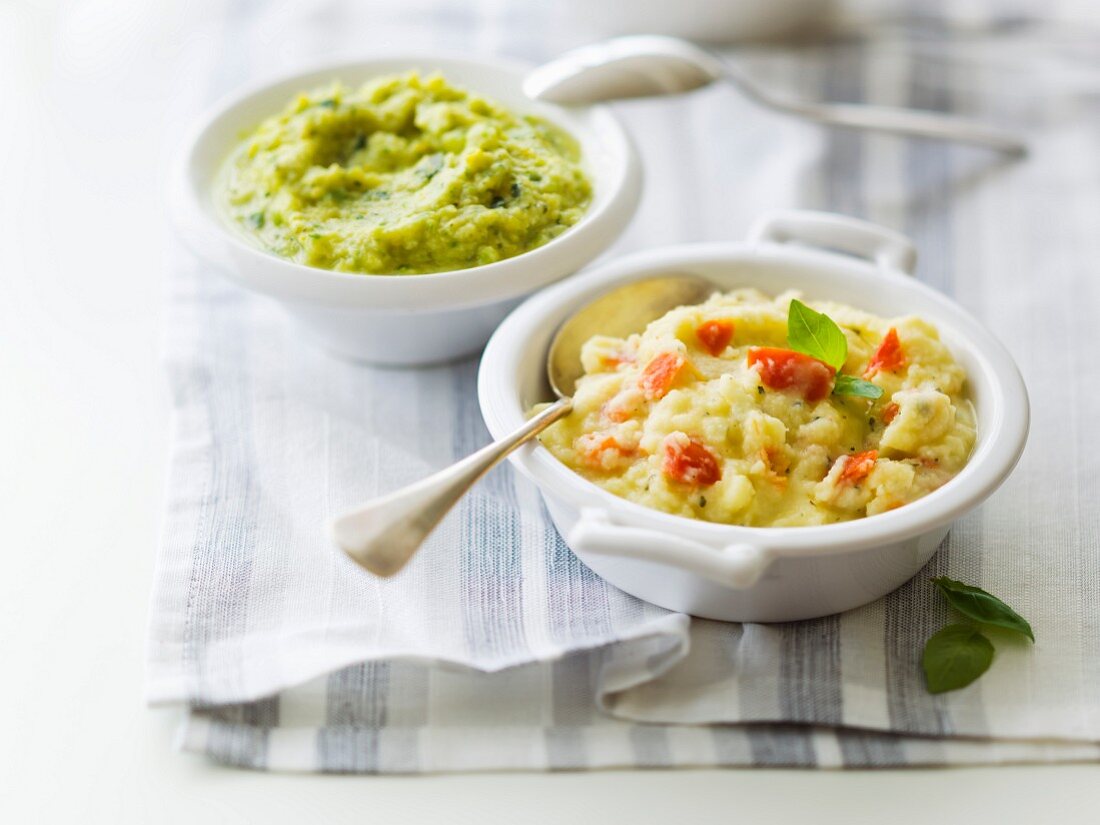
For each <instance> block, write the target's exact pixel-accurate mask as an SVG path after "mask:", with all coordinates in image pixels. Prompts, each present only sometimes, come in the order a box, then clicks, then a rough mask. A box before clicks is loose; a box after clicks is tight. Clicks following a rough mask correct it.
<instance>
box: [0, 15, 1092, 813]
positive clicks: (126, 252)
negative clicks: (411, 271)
mask: <svg viewBox="0 0 1100 825" xmlns="http://www.w3.org/2000/svg"><path fill="white" fill-rule="evenodd" d="M97 5H98V4H95V3H89V4H76V5H75V6H74V8H73V9H72V10H71V13H68V14H66V15H64V16H63V15H60V14H58V13H56V12H55V11H54V10H52V9H50V8H44V9H43V8H39V9H33V8H30V7H28V6H26V5H24V4H18V3H17V4H10V3H8V4H0V101H3V102H4V108H5V111H6V112H7V113H8V115H7V116H6V117H5V125H4V128H3V129H0V249H3V250H4V251H5V253H6V254H5V256H4V267H3V274H2V276H0V381H2V384H0V387H2V389H0V397H2V399H3V403H0V433H3V436H2V442H0V443H2V449H0V456H2V457H0V502H3V508H2V511H3V515H4V518H3V519H2V521H0V542H2V546H3V548H4V550H5V560H6V562H7V567H6V569H5V570H4V573H3V575H0V616H2V620H0V650H3V651H4V654H5V656H4V658H5V660H6V663H7V668H6V671H7V673H8V676H7V677H6V678H4V679H3V680H0V708H2V710H0V716H2V718H3V724H2V727H0V731H2V734H0V810H5V811H7V812H10V814H9V815H11V816H12V818H10V819H9V818H8V817H5V819H6V821H11V822H32V821H35V822H39V821H40V822H83V823H99V822H110V823H113V825H126V823H168V822H171V823H177V822H178V823H184V822H253V821H255V822H261V821H262V822H265V823H282V822H299V821H303V822H306V821H308V822H314V821H326V822H330V823H334V825H335V823H340V822H352V821H355V822H359V821H364V820H365V819H366V818H368V817H369V818H371V819H374V820H376V821H385V822H394V823H399V822H422V821H426V820H427V819H428V818H429V817H436V818H439V819H446V820H447V821H449V822H454V823H464V822H478V823H483V824H485V823H494V822H508V823H514V822H530V823H539V822H560V821H562V820H563V819H564V820H567V821H575V822H598V821H602V822H608V821H617V822H625V821H638V822H649V821H653V822H656V821H659V820H661V821H663V820H666V819H668V820H672V819H673V818H675V819H676V820H678V821H682V822H730V821H733V816H731V814H733V813H734V812H736V813H739V814H740V815H741V817H740V818H741V819H742V820H743V821H748V822H753V821H757V822H758V821H764V820H763V819H762V817H763V816H764V815H765V814H766V815H767V816H768V820H767V821H770V822H787V821H795V817H796V816H798V815H810V816H812V820H813V821H814V822H818V823H822V825H824V823H831V822H846V823H847V822H853V821H863V820H864V819H865V818H866V819H870V818H871V816H872V815H873V816H874V818H875V820H876V821H882V820H883V818H884V817H887V818H888V821H891V822H894V823H905V822H922V823H924V822H961V821H964V818H965V819H971V818H974V817H977V816H978V815H979V813H983V814H984V815H985V817H986V818H987V819H995V818H998V817H999V818H1001V819H1002V820H1003V821H1006V822H1043V821H1050V820H1049V817H1050V816H1051V815H1053V814H1054V813H1055V812H1056V813H1057V817H1058V819H1059V821H1060V822H1062V823H1066V825H1070V823H1075V822H1082V823H1084V822H1094V821H1096V810H1097V809H1098V806H1100V782H1098V781H1097V778H1098V776H1100V774H1098V768H1097V767H1096V766H1064V767H1017V768H989V769H985V768H982V769H959V770H911V771H903V772H898V771H878V772H849V773H832V772H808V771H770V770H755V771H736V770H729V771H721V770H706V771H702V770H683V771H668V772H659V771H645V772H628V771H615V772H598V773H572V774H546V775H543V774H509V775H502V774H492V775H460V776H440V777H404V778H379V777H341V778H337V777H318V776H286V775H265V774H258V773H249V772H244V771H237V770H228V769H222V768H218V767H215V766H212V765H210V764H207V763H206V762H204V761H203V760H202V759H199V758H196V757H191V756H182V755H179V754H177V753H175V752H174V751H173V749H172V734H173V727H174V724H175V722H176V721H177V713H176V712H172V711H157V712H153V711H149V710H147V709H145V708H144V706H143V704H142V697H141V692H142V679H143V660H144V643H145V623H146V616H147V602H148V596H149V588H150V582H151V576H152V565H153V558H154V548H155V546H156V543H157V532H158V525H159V519H160V507H161V498H162V494H163V485H164V478H165V464H166V452H167V444H168V399H167V397H166V396H167V391H166V386H165V382H164V379H163V377H162V373H161V369H160V365H159V363H158V357H159V339H160V336H161V334H162V330H161V315H162V310H161V307H162V303H163V290H164V288H165V282H164V276H165V265H164V262H165V256H166V245H167V241H168V234H167V233H168V229H167V225H166V222H165V219H164V216H163V209H162V202H161V194H160V186H161V182H162V181H161V180H159V179H158V176H157V175H158V170H162V169H163V168H164V160H165V157H164V152H163V149H162V147H161V142H160V141H159V140H157V139H154V138H155V137H156V136H157V129H158V128H159V124H160V123H161V122H162V120H163V118H164V116H165V113H166V111H167V109H168V107H170V106H171V105H172V101H171V100H167V99H165V98H164V97H163V96H162V95H160V94H159V93H158V92H159V90H160V89H161V88H163V86H162V84H173V85H174V87H177V88H178V87H179V85H180V84H181V83H186V80H185V79H181V78H179V77H174V76H173V75H172V72H173V64H172V62H171V60H170V57H171V54H170V49H171V44H172V36H175V34H172V36H169V37H164V38H159V39H152V40H148V41H146V40H145V39H143V38H142V37H141V36H129V35H128V34H127V32H125V31H122V32H121V33H120V32H119V31H118V30H112V28H111V25H112V18H111V17H110V16H108V15H104V14H102V13H94V12H95V9H94V8H92V9H91V11H89V7H94V6H97ZM129 5H131V6H132V7H134V8H137V7H138V6H139V5H141V4H139V3H138V2H137V0H134V2H133V3H131V4H129ZM174 13H175V12H174V7H171V8H166V9H163V10H161V12H160V14H161V15H162V19H161V21H160V23H161V25H163V26H165V27H166V28H165V29H164V30H165V31H168V32H170V33H171V32H172V29H171V24H172V20H173V14H174ZM82 15H83V17H82ZM134 19H137V20H138V21H139V22H141V21H142V20H143V19H144V18H143V16H142V14H140V13H139V14H137V15H136V17H135V16H134V15H131V16H129V17H126V16H123V17H121V18H119V25H120V26H125V25H128V24H129V23H130V22H132V21H133V20H134ZM131 34H132V33H131ZM138 34H139V35H140V32H139V33H138ZM186 34H187V33H186V31H181V32H178V36H179V37H184V36H186ZM125 49H132V50H133V51H134V54H132V55H128V54H127V53H126V51H125ZM151 49H167V50H168V51H167V52H164V53H163V54H162V55H161V56H163V57H164V59H163V60H159V59H155V60H146V61H145V63H144V65H145V66H147V67H149V69H148V72H140V73H139V72H134V71H133V69H132V66H133V64H132V62H131V60H130V58H133V59H135V60H136V59H139V58H145V57H149V56H150V55H148V54H145V53H144V52H143V50H151ZM120 50H121V51H120ZM60 79H63V80H64V83H65V84H67V86H66V91H65V92H64V93H63V94H62V93H59V80H60ZM13 112H18V113H19V115H18V117H13V116H12V115H11V113H13ZM20 814H21V815H20Z"/></svg>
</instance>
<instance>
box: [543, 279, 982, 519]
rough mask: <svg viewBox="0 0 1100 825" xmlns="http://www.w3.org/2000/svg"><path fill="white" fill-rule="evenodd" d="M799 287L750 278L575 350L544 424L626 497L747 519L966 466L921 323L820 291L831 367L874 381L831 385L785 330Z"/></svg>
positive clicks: (816, 510)
mask: <svg viewBox="0 0 1100 825" xmlns="http://www.w3.org/2000/svg"><path fill="white" fill-rule="evenodd" d="M795 297H798V296H797V294H796V293H786V294H784V295H781V296H779V297H778V298H776V299H774V300H773V299H771V298H769V297H768V296H766V295H764V294H762V293H760V292H758V291H756V290H747V289H744V290H737V291H734V292H730V293H727V294H720V295H715V296H714V297H712V298H711V299H710V300H708V301H707V302H705V303H703V304H699V305H697V306H689V307H680V308H678V309H675V310H672V311H671V312H669V313H668V314H667V315H665V316H664V317H662V318H660V319H659V320H657V321H654V322H653V323H651V324H650V325H649V326H648V327H647V328H646V330H645V332H644V333H643V334H641V335H632V336H630V337H629V338H627V339H625V340H624V339H619V338H609V337H602V336H597V337H594V338H592V339H591V340H589V341H588V342H587V343H586V344H585V346H584V349H583V352H582V361H583V365H584V369H585V375H584V376H583V377H582V378H581V379H580V381H579V382H578V384H577V390H576V393H575V396H574V400H575V408H574V410H573V412H572V413H571V414H570V415H569V416H568V417H567V418H565V419H563V420H561V421H559V422H558V423H556V424H554V425H553V426H551V427H550V428H549V429H547V431H546V432H545V433H544V434H543V435H542V436H541V441H542V443H543V444H544V445H545V446H546V447H547V448H548V449H549V450H550V451H551V452H552V453H553V454H554V455H555V456H557V458H558V459H560V460H561V461H562V462H563V463H564V464H566V465H567V466H569V467H570V468H572V469H573V470H575V471H576V472H578V473H580V474H581V475H583V476H584V477H585V478H587V479H589V480H590V481H592V482H594V483H596V484H598V485H600V486H601V487H603V488H605V489H606V490H609V491H611V492H612V493H615V494H616V495H619V496H622V497H623V498H626V499H629V500H631V501H634V502H637V503H638V504H644V505H646V506H648V507H653V508H656V509H658V510H664V511H666V512H669V513H674V514H676V515H680V516H687V517H689V518H700V519H706V520H707V521H714V522H721V523H726V524H742V525H752V526H800V525H812V524H829V523H833V522H839V521H847V520H850V519H856V518H861V517H864V516H868V515H874V514H875V513H881V512H883V511H885V510H891V509H893V508H895V507H900V506H902V505H905V504H908V503H909V502H911V501H915V500H916V499H918V498H920V497H921V496H924V495H927V494H928V493H930V492H931V491H932V490H935V489H936V488H937V487H940V486H941V485H942V484H944V483H945V482H946V481H947V480H948V479H950V478H951V477H953V476H954V475H956V474H957V473H958V472H959V471H960V470H961V469H962V468H963V466H964V465H965V464H966V462H967V459H968V457H969V455H970V451H971V449H972V447H973V445H974V439H975V417H974V410H973V408H972V406H971V404H970V402H969V401H968V400H967V398H966V375H965V373H964V372H963V370H962V368H961V367H960V366H959V365H958V364H957V363H955V361H954V359H953V358H952V356H951V353H950V352H949V351H948V350H947V348H946V347H945V346H944V345H943V344H942V343H941V342H940V340H939V336H938V334H937V332H936V330H935V328H934V327H933V326H931V325H930V324H928V323H926V322H924V321H922V320H920V319H918V318H912V317H906V318H897V319H893V320H884V319H882V318H878V317H875V316H873V315H869V314H867V313H865V312H862V311H860V310H857V309H853V308H852V307H849V306H845V305H842V304H834V303H827V302H814V303H812V304H811V306H812V307H813V308H814V309H815V310H817V311H818V312H823V313H825V314H827V315H828V316H829V317H831V318H832V319H833V320H834V321H835V322H836V323H837V324H838V325H839V326H840V328H841V330H842V331H843V333H844V335H845V337H846V338H847V340H848V356H847V361H846V362H845V364H844V365H843V367H842V370H841V372H842V373H844V374H847V375H852V376H862V377H863V378H865V379H866V380H869V381H870V382H872V383H873V384H875V385H876V386H877V387H879V388H881V389H882V390H883V395H882V397H881V398H878V399H876V400H870V399H867V398H860V397H854V396H841V395H836V394H833V393H832V388H833V382H834V378H835V377H834V371H833V369H832V368H831V367H828V366H827V365H825V364H824V363H822V362H820V361H817V360H816V359H813V358H810V357H809V356H805V355H801V354H798V353H794V352H793V351H791V350H790V349H788V344H787V311H788V306H789V304H790V302H791V300H792V298H795Z"/></svg>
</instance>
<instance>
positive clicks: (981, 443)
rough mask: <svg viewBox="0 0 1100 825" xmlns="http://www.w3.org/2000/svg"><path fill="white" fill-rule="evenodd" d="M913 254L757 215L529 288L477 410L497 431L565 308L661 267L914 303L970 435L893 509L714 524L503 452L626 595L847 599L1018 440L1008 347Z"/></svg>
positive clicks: (938, 535) (892, 243)
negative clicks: (958, 468) (918, 492)
mask: <svg viewBox="0 0 1100 825" xmlns="http://www.w3.org/2000/svg"><path fill="white" fill-rule="evenodd" d="M915 262H916V252H915V249H914V247H913V244H912V243H911V242H910V241H909V240H908V239H907V238H905V237H904V236H903V235H900V234H898V233H897V232H894V231H892V230H889V229H886V228H884V227H880V226H876V225H874V224H870V223H866V222H864V221H859V220H855V219H852V218H847V217H843V216H840V215H832V214H825V213H816V212H801V211H790V212H778V213H774V214H771V215H768V216H766V217H765V218H763V219H762V220H761V221H759V222H758V223H757V224H756V226H755V227H754V228H753V230H752V231H751V232H750V235H749V238H748V240H747V241H746V242H745V243H723V244H701V245H691V246H679V247H668V248H664V249H656V250H652V251H647V252H641V253H638V254H635V255H632V256H630V257H627V258H624V259H622V260H619V261H617V262H614V263H611V264H608V265H605V266H602V267H599V268H597V269H594V270H593V271H591V272H588V273H584V274H582V275H579V276H577V277H575V278H572V279H570V280H569V281H567V282H564V283H562V284H559V285H557V286H555V287H552V288H550V289H547V290H546V291H544V292H542V293H540V294H538V295H535V296H534V297H532V298H530V299H528V300H527V301H526V302H525V303H523V304H522V305H521V306H520V307H519V308H517V309H516V310H515V311H514V312H513V313H512V314H511V315H509V317H508V318H507V319H506V320H505V322H504V323H503V324H502V325H501V326H500V328H499V329H498V330H497V331H496V333H495V334H494V335H493V337H492V339H491V340H490V341H489V345H488V347H487V348H486V351H485V355H484V357H483V359H482V362H481V371H480V374H479V379H478V392H479V397H480V402H481V409H482V413H483V415H484V417H485V422H486V424H487V425H488V428H489V431H490V432H491V433H492V435H493V437H494V438H499V437H501V436H503V435H505V434H506V433H508V432H511V431H512V430H514V429H515V428H517V427H518V426H519V425H520V424H521V423H522V422H523V421H524V419H525V417H526V412H527V410H528V409H530V407H531V406H532V405H534V404H536V403H538V402H539V401H545V400H547V399H548V398H549V389H548V388H547V384H546V378H545V366H544V361H545V355H546V350H547V347H548V346H549V342H550V338H551V336H552V335H553V333H554V331H555V330H556V329H557V327H558V325H559V324H560V323H561V322H562V321H563V320H564V319H565V318H566V317H568V316H569V315H570V314H571V313H572V312H573V311H574V310H576V309H577V308H579V307H580V306H582V305H583V304H584V303H586V302H587V301H588V300H590V299H591V298H593V297H595V296H596V295H598V294H600V293H602V292H604V291H606V290H608V289H610V288H612V287H614V286H617V285H619V284H622V283H625V282H628V281H631V280H636V279H640V278H645V277H649V276H652V275H656V274H659V273H660V274H667V273H670V272H684V273H691V274H696V275H702V276H705V277H708V278H710V279H711V280H713V281H714V282H715V284H716V285H717V286H718V287H720V288H722V289H735V288H738V287H756V288H758V289H761V290H763V291H765V292H767V293H769V294H776V293H779V292H782V291H783V290H787V289H798V290H801V291H802V292H803V293H804V294H805V295H806V296H807V297H808V298H810V299H829V300H836V301H842V302H844V303H848V304H851V305H853V306H857V307H861V308H863V309H866V310H868V311H870V312H873V313H875V314H877V315H881V316H884V317H895V316H899V315H907V314H913V315H918V316H920V317H922V318H924V319H926V320H928V321H930V322H932V323H933V324H935V325H936V327H937V328H938V329H939V331H940V335H941V337H942V339H943V341H944V342H945V343H946V344H947V346H948V347H949V348H950V349H951V351H952V353H953V354H954V356H955V357H956V359H957V360H958V361H959V363H960V364H961V365H962V366H963V367H964V368H965V369H966V371H967V374H968V375H969V379H970V394H971V398H972V400H973V402H974V406H975V410H976V412H977V418H978V438H977V443H976V445H975V448H974V453H973V455H972V456H971V458H970V461H969V463H968V464H967V465H966V467H965V468H964V469H963V470H962V472H960V473H959V475H957V476H956V477H955V478H953V479H952V480H951V481H949V482H948V483H947V484H945V485H944V486H943V487H941V488H940V489H938V490H936V491H935V492H933V493H931V494H930V495H928V496H926V497H925V498H923V499H920V500H918V501H916V502H913V503H911V504H908V505H906V506H905V507H900V508H898V509H896V510H893V511H890V512H887V513H883V514H880V515H875V516H872V517H869V518H864V519H859V520H856V521H850V522H845V523H841V524H831V525H826V526H820V527H783V528H774V527H772V528H758V527H740V526H731V525H722V524H713V523H710V522H704V521H698V520H695V519H689V518H684V517H681V516H674V515H670V514H668V513H663V512H660V511H658V510H653V509H650V508H648V507H644V506H641V505H639V504H635V503H633V502H630V501H627V500H625V499H622V498H619V497H617V496H614V495H612V494H611V493H609V492H607V491H606V490H604V489H602V488H600V487H598V486H596V485H595V484H592V483H590V482H588V481H587V480H585V479H584V478H582V477H581V476H579V475H577V474H576V473H574V472H573V471H572V470H570V469H569V468H568V467H566V466H565V465H564V464H562V463H561V462H559V461H558V460H557V459H556V458H554V456H553V455H551V454H550V452H549V451H548V450H546V449H545V448H544V447H542V446H541V445H539V444H537V443H534V444H528V445H526V446H525V447H523V448H521V449H520V450H518V451H517V452H515V453H513V455H512V456H511V457H510V458H511V461H512V462H513V463H514V464H515V466H516V467H517V468H518V469H519V471H520V472H521V473H522V474H523V475H525V476H526V477H527V478H529V479H531V480H532V481H534V483H535V484H537V485H538V487H539V489H540V490H541V492H542V495H543V498H544V499H545V501H546V506H547V508H548V510H549V512H550V516H551V518H552V519H553V520H554V523H555V525H556V526H557V528H558V530H559V532H560V533H561V535H562V536H563V537H564V539H565V542H566V543H567V544H568V545H569V547H570V548H571V549H572V550H573V552H575V553H576V554H577V556H579V557H580V558H581V560H582V561H584V563H585V564H587V565H588V566H589V567H590V568H592V570H594V571H595V572H596V573H598V574H599V575H601V576H603V577H604V578H605V579H607V580H608V581H609V582H611V583H612V584H614V585H616V586H617V587H619V588H621V589H622V590H624V591H626V592H628V593H632V594H633V595H635V596H638V597H639V598H642V599H645V600H646V601H649V602H652V603H654V604H657V605H660V606H662V607H666V608H668V609H670V610H677V611H681V612H685V613H690V614H692V615H696V616H702V617H705V618H711V619H721V620H726V621H760V622H778V621H791V620H797V619H809V618H814V617H817V616H823V615H828V614H831V613H837V612H840V611H843V610H849V609H851V608H854V607H858V606H860V605H863V604H866V603H868V602H871V601H873V600H875V599H877V598H879V597H881V596H883V595H885V594H886V593H889V592H890V591H891V590H893V589H895V588H896V587H898V586H900V585H901V584H903V583H904V582H905V581H907V580H908V579H909V578H911V577H912V576H913V575H915V574H916V573H917V572H918V571H919V570H920V569H921V567H923V566H924V565H925V564H926V563H927V562H928V560H929V559H930V558H931V557H932V555H933V554H934V553H935V552H936V550H937V548H938V547H939V546H940V544H941V543H942V542H943V540H944V538H945V537H946V535H947V533H948V530H949V529H950V527H951V524H952V523H953V522H954V521H955V520H956V519H957V518H959V517H960V516H962V515H963V514H965V513H967V512H968V511H970V510H972V509H973V508H975V507H977V506H978V505H979V504H980V503H981V502H982V501H984V500H985V499H986V498H987V497H988V496H989V495H990V494H991V493H993V491H994V490H996V489H997V487H998V486H999V485H1000V484H1001V482H1003V481H1004V479H1005V478H1006V477H1007V476H1008V474H1009V473H1010V472H1011V471H1012V468H1013V467H1014V466H1015V465H1016V462H1017V461H1018V460H1019V457H1020V454H1021V453H1022V452H1023V448H1024V444H1025V442H1026V439H1027V431H1028V416H1029V408H1028V399H1027V390H1026V388H1025V387H1024V382H1023V379H1022V378H1021V376H1020V373H1019V370H1018V369H1017V367H1016V365H1015V363H1014V362H1013V360H1012V357H1011V356H1010V355H1009V354H1008V352H1007V351H1006V350H1005V348H1004V347H1003V346H1002V345H1001V344H1000V343H999V342H998V341H997V340H996V339H995V338H994V337H993V336H992V335H991V334H990V333H989V332H987V331H986V330H985V329H984V328H983V327H982V325H981V324H980V323H979V322H978V321H977V320H975V319H974V318H973V317H972V316H971V315H970V314H969V313H967V312H966V311H965V310H963V309H962V308H961V307H960V306H958V305H957V304H956V303H954V302H953V301H951V300H950V299H948V298H946V297H945V296H943V295H941V294H940V293H938V292H936V291H935V290H933V289H930V288H929V287H927V286H925V285H923V284H921V283H920V282H918V281H917V280H915V279H914V278H912V277H910V275H911V272H912V270H913V267H914V265H915Z"/></svg>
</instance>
